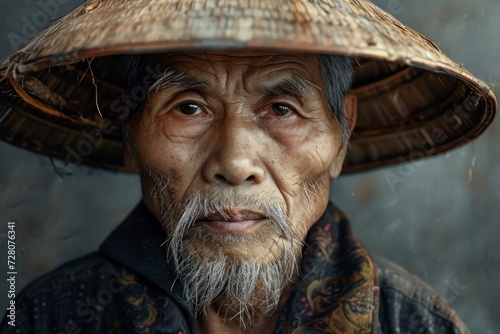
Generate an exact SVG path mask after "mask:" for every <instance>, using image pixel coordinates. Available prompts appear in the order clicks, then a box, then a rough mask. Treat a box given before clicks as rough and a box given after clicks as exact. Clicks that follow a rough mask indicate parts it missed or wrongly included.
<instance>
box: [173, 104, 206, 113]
mask: <svg viewBox="0 0 500 334" xmlns="http://www.w3.org/2000/svg"><path fill="white" fill-rule="evenodd" d="M176 109H177V111H179V112H180V113H181V114H183V115H186V116H196V115H199V114H201V113H202V112H203V110H202V109H201V107H200V106H199V105H198V104H196V103H194V102H187V103H182V104H179V105H178V106H177V107H176Z"/></svg>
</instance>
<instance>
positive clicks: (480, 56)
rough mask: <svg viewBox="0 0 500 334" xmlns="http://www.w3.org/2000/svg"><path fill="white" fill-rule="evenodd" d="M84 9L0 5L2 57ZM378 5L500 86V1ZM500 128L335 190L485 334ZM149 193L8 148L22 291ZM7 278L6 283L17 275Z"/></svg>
mask: <svg viewBox="0 0 500 334" xmlns="http://www.w3.org/2000/svg"><path fill="white" fill-rule="evenodd" d="M79 2H80V1H75V2H73V1H71V3H70V1H69V0H54V1H50V0H41V1H35V0H22V1H20V0H18V1H15V2H14V1H12V0H0V12H1V13H2V15H4V17H3V20H1V22H0V46H1V49H0V56H1V57H2V58H3V57H5V56H7V55H8V54H10V53H11V52H12V51H13V49H14V48H15V46H17V45H18V43H20V42H22V40H23V39H26V38H29V37H31V35H33V33H34V32H35V31H36V30H38V29H41V28H42V27H43V26H45V25H46V24H47V23H48V21H49V19H52V18H55V17H58V16H61V15H63V14H64V13H65V12H66V11H68V10H69V9H71V8H72V7H74V6H76V5H77V3H79ZM374 2H375V3H376V4H377V5H379V6H381V7H382V8H384V9H386V10H387V11H389V12H390V13H391V14H393V15H394V16H395V17H397V18H398V19H400V20H401V21H402V22H403V23H405V24H407V25H409V26H411V27H413V28H415V29H416V30H419V31H421V32H423V33H424V34H425V35H427V36H428V37H430V38H431V39H433V40H434V41H436V42H437V44H438V45H439V46H440V47H441V48H442V49H443V50H444V51H445V52H446V53H448V55H449V56H450V57H451V58H453V59H455V60H456V61H457V62H459V63H463V64H464V65H465V66H466V67H467V68H468V69H469V70H470V71H472V72H473V73H475V74H476V75H478V76H479V77H481V78H483V80H485V81H487V82H489V83H490V84H491V85H492V86H494V85H498V86H500V65H499V63H500V62H499V61H498V60H500V59H499V54H500V53H499V51H500V38H499V37H498V35H499V34H498V32H499V31H500V21H498V20H497V18H498V16H499V15H500V2H498V0H475V1H466V0H420V1H417V0H377V1H374ZM47 3H52V4H54V3H55V4H56V5H55V6H54V5H53V6H47ZM495 90H496V92H497V93H499V92H500V91H499V89H498V88H495ZM499 126H500V125H499V122H498V121H496V122H494V124H493V125H492V126H491V128H490V129H489V130H488V131H487V132H486V133H485V135H483V136H482V137H481V138H480V139H479V140H477V141H476V142H474V143H471V144H469V145H467V146H465V147H462V148H460V149H456V150H454V151H451V152H450V153H448V154H445V155H441V156H439V157H435V158H430V159H426V160H425V161H419V162H417V163H414V164H405V165H401V166H396V167H392V168H385V169H381V170H378V171H373V172H368V173H363V174H357V175H350V176H343V177H341V178H340V179H339V180H337V181H334V182H333V184H332V186H333V187H332V189H333V191H332V198H333V199H334V201H335V202H336V203H337V205H338V206H339V207H340V208H342V209H343V210H344V211H345V212H346V213H347V214H348V215H349V216H350V217H351V220H352V222H353V225H354V229H355V232H356V233H357V235H358V236H359V238H360V239H361V240H362V241H363V242H364V243H365V244H366V245H367V246H368V248H369V249H370V250H371V251H372V252H373V253H374V254H379V255H382V256H385V257H388V258H390V259H392V260H394V261H395V262H397V263H399V264H401V265H402V266H404V267H406V268H408V269H410V270H411V271H413V272H414V273H415V274H416V275H418V276H420V277H421V278H423V279H424V280H425V281H427V282H428V283H429V284H430V285H431V286H433V287H434V288H435V289H436V290H438V291H440V292H441V293H442V294H443V295H444V296H445V298H446V299H447V300H448V301H449V302H450V303H451V304H452V305H453V306H454V307H455V308H456V310H457V311H458V313H459V314H460V316H461V317H462V318H463V319H464V321H465V322H466V323H467V324H468V326H469V327H470V329H471V331H472V332H474V333H484V334H494V333H498V332H500V318H499V317H498V308H500V302H499V301H498V299H499V298H500V288H499V287H498V286H497V282H498V281H499V280H500V265H499V264H500V224H498V223H499V221H498V220H499V219H498V213H497V211H496V210H497V209H498V206H499V204H500V168H498V167H499V163H500V146H499V145H497V143H498V142H499V140H500V131H499V130H500V129H499ZM391 173H393V174H397V175H404V177H403V179H404V182H400V183H397V184H391V183H390V182H388V181H387V178H388V176H389V175H390V174H391ZM139 188H140V185H139V181H138V179H137V178H136V177H134V176H130V175H120V174H114V173H109V172H105V171H101V170H93V169H89V168H86V167H83V166H81V167H78V168H77V169H75V170H74V175H73V176H70V177H65V178H60V177H59V176H57V175H56V173H55V172H54V168H53V166H52V164H51V161H50V160H49V159H48V158H46V157H42V156H38V155H35V154H32V153H30V152H26V151H24V150H21V149H18V148H15V147H12V146H9V145H7V144H4V143H0V227H1V228H0V268H6V256H4V255H2V254H6V243H5V240H6V239H5V233H6V229H5V227H4V226H5V225H4V224H6V222H7V221H9V220H14V221H16V222H17V240H16V241H17V246H18V258H17V265H18V267H19V268H18V273H19V275H18V281H17V284H18V287H22V286H24V285H25V284H26V283H27V282H29V281H30V280H32V279H34V278H35V277H37V276H39V275H40V274H42V273H44V272H46V271H48V270H50V269H52V268H54V267H56V266H57V265H59V264H61V263H62V262H64V261H67V260H70V259H73V258H76V257H79V256H81V255H83V254H85V253H88V252H90V251H92V250H95V249H96V248H97V246H98V245H99V244H100V242H101V241H102V240H103V239H104V238H105V237H106V236H107V234H108V233H109V232H110V231H111V230H112V229H113V228H114V227H115V226H116V225H117V224H118V223H119V222H120V220H121V219H122V218H123V217H124V216H125V215H126V214H127V213H128V211H130V210H131V209H132V208H133V206H134V204H135V203H136V202H138V201H139V199H140V189H139ZM0 272H1V273H0V281H1V282H5V279H4V278H3V277H4V276H3V275H5V274H4V273H5V272H6V270H3V269H2V270H0ZM5 291H6V286H5V283H1V285H0V305H5V300H6V292H5ZM2 309H3V306H2Z"/></svg>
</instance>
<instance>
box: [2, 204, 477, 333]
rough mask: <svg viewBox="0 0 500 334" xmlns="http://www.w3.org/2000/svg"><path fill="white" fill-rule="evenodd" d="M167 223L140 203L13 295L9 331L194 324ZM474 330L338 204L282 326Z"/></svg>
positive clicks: (156, 329)
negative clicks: (384, 256)
mask: <svg viewBox="0 0 500 334" xmlns="http://www.w3.org/2000/svg"><path fill="white" fill-rule="evenodd" d="M165 238H166V236H165V234H164V232H163V231H162V229H161V225H160V224H159V223H158V222H157V221H156V220H155V218H154V217H153V216H152V215H151V214H150V212H149V211H148V210H147V208H146V206H145V205H144V203H142V202H141V203H140V204H139V205H138V206H137V208H136V209H135V210H134V211H133V212H132V213H131V214H130V216H129V217H128V218H127V219H126V220H125V221H124V222H123V223H122V224H121V225H120V226H118V227H117V228H116V229H115V231H113V233H111V235H110V236H109V237H108V238H107V239H106V240H105V241H104V243H103V244H102V245H101V247H100V248H99V250H98V251H97V252H94V253H91V254H89V255H87V256H84V257H82V258H79V259H76V260H74V261H71V262H68V263H66V264H63V265H62V266H60V267H59V268H57V269H55V270H53V271H51V272H49V273H48V274H45V275H44V276H42V277H40V278H38V279H37V280H35V281H34V282H32V283H31V284H29V285H28V286H27V287H26V288H25V289H24V290H23V291H22V292H21V293H20V294H19V296H18V297H17V299H16V315H15V316H16V318H15V327H13V326H11V325H9V324H8V322H9V321H10V320H11V319H9V318H6V317H4V319H3V322H2V324H1V327H0V328H1V330H2V333H54V334H55V333H68V334H76V333H106V334H107V333H151V334H160V333H162V334H163V333H176V334H178V333H195V324H196V320H195V317H194V315H193V313H192V311H191V310H190V309H188V308H187V307H185V306H184V303H183V296H182V295H183V293H182V288H181V286H180V285H179V282H178V280H176V275H175V273H174V271H173V270H172V268H171V266H170V265H169V263H168V262H167V259H166V253H165V246H160V245H162V243H163V241H164V240H165ZM292 332H293V333H384V334H390V333H443V334H444V333H468V331H467V330H466V328H465V326H464V325H463V324H462V322H461V321H460V319H459V318H458V317H457V315H456V314H455V311H454V310H453V309H452V308H451V307H450V306H449V305H448V304H447V303H446V302H445V301H444V300H443V298H442V297H440V296H439V295H438V294H437V293H436V292H434V291H433V290H432V289H431V288H430V287H428V286H427V285H426V284H425V283H423V282H421V281H420V280H419V279H417V278H416V277H414V276H413V275H412V274H411V273H409V272H407V271H406V270H404V269H402V268H400V267H398V266H396V265H394V264H392V263H390V262H389V261H387V260H377V261H376V262H375V261H374V260H373V259H372V257H371V256H370V254H369V253H368V251H367V250H366V249H365V248H364V247H363V245H361V243H359V241H358V240H357V239H356V238H355V237H354V236H353V235H352V233H351V228H350V224H349V221H348V220H347V218H346V217H344V216H343V215H342V213H341V212H340V211H338V210H337V209H336V208H335V207H334V206H333V205H332V204H330V205H329V207H328V209H327V210H326V212H325V213H324V215H323V216H322V218H321V219H320V220H319V221H318V222H317V223H316V224H315V225H314V226H313V227H312V228H311V230H310V231H309V234H308V238H307V247H306V248H305V249H304V255H303V260H302V268H301V276H300V282H299V283H298V284H297V286H296V287H295V289H294V291H293V293H292V296H291V297H290V299H289V300H288V301H287V304H286V306H285V308H284V310H283V311H282V313H281V319H280V321H279V324H278V326H277V328H276V329H275V333H292Z"/></svg>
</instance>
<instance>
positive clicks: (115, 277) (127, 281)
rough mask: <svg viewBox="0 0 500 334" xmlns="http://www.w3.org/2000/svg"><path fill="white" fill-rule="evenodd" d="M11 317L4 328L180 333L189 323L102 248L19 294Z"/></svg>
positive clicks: (165, 297) (7, 330)
mask: <svg viewBox="0 0 500 334" xmlns="http://www.w3.org/2000/svg"><path fill="white" fill-rule="evenodd" d="M8 316H9V312H7V313H6V315H5V316H4V318H3V321H2V323H1V325H0V332H2V333H23V334H24V333H54V334H55V333H57V334H59V333H66V334H76V333H80V334H83V333H101V334H103V333H104V334H107V333H135V332H142V330H149V332H151V333H178V332H179V330H181V332H183V330H184V329H185V328H187V325H186V323H185V319H184V316H183V315H182V313H181V311H180V309H179V307H178V306H177V305H176V303H174V302H173V301H172V300H171V298H170V297H169V296H168V295H167V294H166V293H165V292H164V291H162V290H161V289H159V288H158V287H156V286H155V285H154V284H152V283H151V282H149V281H148V280H147V279H145V278H144V277H142V276H141V275H137V274H136V273H134V272H132V271H131V270H130V269H129V268H128V267H125V266H123V265H120V264H119V263H117V262H114V261H112V260H110V259H108V258H107V257H106V256H104V255H102V254H101V253H99V252H94V253H91V254H89V255H87V256H84V257H82V258H79V259H76V260H73V261H70V262H67V263H65V264H63V265H61V266H60V267H58V268H56V269H54V270H52V271H51V272H49V273H47V274H45V275H43V276H41V277H40V278H38V279H36V280H35V281H33V282H32V283H30V284H29V285H28V286H26V287H25V288H24V289H23V290H22V291H21V292H20V293H19V294H18V295H17V298H16V301H15V326H12V325H11V324H9V322H10V321H11V318H9V317H8ZM167 318H168V319H169V322H167V323H165V319H167ZM184 332H185V331H184Z"/></svg>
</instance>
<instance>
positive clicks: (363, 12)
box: [0, 0, 498, 172]
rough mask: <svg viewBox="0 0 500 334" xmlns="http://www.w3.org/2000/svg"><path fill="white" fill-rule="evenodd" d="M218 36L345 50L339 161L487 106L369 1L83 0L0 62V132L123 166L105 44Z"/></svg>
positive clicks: (156, 44)
mask: <svg viewBox="0 0 500 334" xmlns="http://www.w3.org/2000/svg"><path fill="white" fill-rule="evenodd" d="M225 48H231V49H238V48H242V49H246V48H253V49H272V50H278V51H280V50H281V51H286V52H295V51H296V52H311V53H316V54H340V55H346V56H352V57H353V58H354V59H355V82H354V86H353V90H352V91H353V93H355V94H356V95H357V98H358V107H359V109H358V120H357V124H356V128H355V130H354V134H353V136H352V138H351V148H350V152H349V155H348V158H347V159H346V162H345V165H344V169H343V172H353V171H360V170H367V169H371V168H375V167H379V166H384V165H389V164H393V163H400V162H403V161H408V160H411V159H417V158H421V157H424V156H429V155H433V154H437V153H440V152H443V151H445V150H448V149H451V148H453V147H456V146H458V145H461V144H464V143H466V142H468V141H470V140H471V139H473V138H475V137H477V136H478V135H479V134H481V133H482V132H483V131H484V130H485V129H486V127H487V126H488V125H489V124H490V123H491V121H492V120H493V116H494V114H495V112H496V110H497V108H498V105H497V100H496V97H495V95H494V94H493V92H492V91H491V89H490V88H489V87H488V86H487V85H486V84H485V83H484V82H482V81H480V80H478V79H477V78H475V77H474V76H473V75H471V74H470V73H469V72H468V71H467V70H465V69H464V68H463V67H462V66H461V65H459V64H457V63H455V62H453V61H451V60H450V59H448V57H446V56H445V55H444V54H443V53H442V52H441V51H440V50H439V48H438V47H437V46H436V45H435V44H434V43H432V42H431V41H429V40H428V39H427V38H425V37H424V36H422V35H420V34H419V33H417V32H415V31H414V30H412V29H410V28H408V27H406V26H404V25H403V24H401V23H400V22H398V21H397V20H396V19H395V18H393V17H392V16H390V15H389V14H387V13H386V12H384V11H382V10H381V9H380V8H378V7H377V6H375V5H373V4H372V3H371V2H370V1H366V0H286V1H285V0H282V1H278V0H219V1H216V0H205V1H203V0H90V1H87V2H85V3H83V4H82V5H81V6H79V7H77V8H76V9H75V10H73V11H72V12H70V13H69V14H68V15H66V16H65V17H63V18H61V19H59V20H58V21H56V22H55V23H54V24H52V25H51V26H50V27H48V28H47V29H45V30H44V31H42V32H40V33H39V34H37V35H36V36H35V37H34V38H33V39H32V40H31V41H29V42H28V43H27V45H26V46H25V47H23V48H21V49H20V50H18V51H17V52H15V53H14V54H12V55H11V56H10V57H9V58H8V59H6V60H4V61H3V62H2V63H1V64H0V75H1V76H2V78H3V81H2V83H1V86H2V92H3V93H2V94H1V95H0V137H1V138H2V139H3V140H5V141H7V142H10V143H12V144H15V145H18V146H21V147H24V148H27V149H30V150H33V151H36V152H39V153H43V154H47V155H50V156H54V157H58V158H61V159H64V160H65V161H66V162H68V163H71V164H73V165H75V164H79V163H84V164H88V165H93V166H99V167H103V168H107V169H113V170H125V167H124V164H123V144H122V135H121V131H120V127H119V126H116V125H110V122H109V121H108V120H107V117H108V115H110V114H113V113H116V112H117V110H121V111H123V110H124V109H126V108H124V107H123V106H124V102H123V92H124V90H123V88H122V87H121V85H120V83H119V82H117V80H116V77H117V75H116V71H117V68H116V63H117V57H114V55H119V54H131V53H161V52H168V51H173V50H196V49H225ZM97 106H98V107H97ZM115 116H116V115H115Z"/></svg>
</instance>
